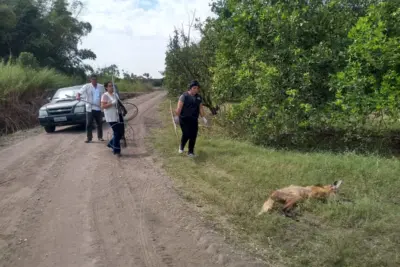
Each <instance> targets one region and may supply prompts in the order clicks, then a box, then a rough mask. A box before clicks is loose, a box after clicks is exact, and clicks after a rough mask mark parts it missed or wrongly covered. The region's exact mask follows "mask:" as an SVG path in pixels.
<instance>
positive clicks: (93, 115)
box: [86, 110, 103, 140]
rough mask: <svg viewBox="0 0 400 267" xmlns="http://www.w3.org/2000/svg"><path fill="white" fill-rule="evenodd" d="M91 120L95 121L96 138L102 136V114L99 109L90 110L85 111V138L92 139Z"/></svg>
mask: <svg viewBox="0 0 400 267" xmlns="http://www.w3.org/2000/svg"><path fill="white" fill-rule="evenodd" d="M93 121H96V125H97V127H96V128H97V138H99V139H100V138H103V114H102V113H101V111H100V110H92V111H90V112H86V134H87V139H88V140H92V139H93V133H92V132H93Z"/></svg>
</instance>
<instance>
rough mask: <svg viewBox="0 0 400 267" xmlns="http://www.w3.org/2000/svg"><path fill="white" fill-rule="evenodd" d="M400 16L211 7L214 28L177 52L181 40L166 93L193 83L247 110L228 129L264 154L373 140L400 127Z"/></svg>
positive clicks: (365, 2) (363, 4) (276, 4)
mask: <svg viewBox="0 0 400 267" xmlns="http://www.w3.org/2000/svg"><path fill="white" fill-rule="evenodd" d="M399 7H400V2H399V1H382V0H356V1H354V0H327V1H320V0H311V1H302V0H295V1H286V0H274V1H271V0H269V1H264V0H249V1H246V4H243V3H242V1H236V0H224V1H223V0H219V1H214V2H213V3H212V11H213V12H214V13H215V14H216V18H214V19H208V20H207V21H206V22H205V23H204V24H202V25H201V27H199V29H200V30H201V33H202V38H201V40H200V42H197V43H190V44H187V43H185V42H183V43H184V44H185V45H180V41H179V40H180V39H179V38H180V37H179V34H178V32H177V31H175V35H174V38H172V39H171V42H170V46H169V50H168V52H167V55H166V75H165V80H166V86H167V87H168V88H169V90H170V92H171V94H172V95H174V96H175V95H177V93H178V92H179V91H180V90H182V89H181V88H183V86H184V85H185V84H186V83H187V81H188V80H190V79H189V78H192V77H196V78H198V79H199V80H200V82H202V81H204V82H205V83H206V84H207V88H206V89H207V90H206V92H203V93H204V94H205V95H206V96H207V98H208V99H209V101H210V102H211V103H213V105H214V106H221V105H224V104H225V103H230V102H236V103H241V104H240V105H233V106H232V107H231V112H232V113H229V114H225V115H226V116H225V118H224V119H223V121H224V124H225V125H226V126H227V128H228V130H230V131H231V132H232V134H234V135H236V134H238V133H241V134H242V135H243V136H244V137H246V138H248V139H250V140H252V141H254V142H256V143H258V144H264V145H276V144H278V145H279V144H282V140H285V141H284V142H283V143H284V144H283V145H285V146H286V145H288V144H290V145H295V146H299V145H303V144H306V146H309V145H310V144H312V143H314V142H315V138H316V136H317V135H322V136H323V135H325V134H327V133H329V132H330V133H331V134H333V135H336V134H337V133H339V132H340V136H338V138H339V139H341V141H343V142H346V140H347V139H349V138H350V139H352V138H353V137H357V138H359V137H361V138H362V136H364V137H365V135H370V134H372V135H374V134H376V133H373V132H371V127H369V126H371V125H374V126H379V127H380V128H379V129H378V130H383V128H384V127H385V126H386V128H389V127H393V126H394V124H395V122H397V120H398V119H399V118H398V117H399V106H398V104H397V103H398V102H399V100H400V99H399V96H400V95H399V92H400V91H399V90H398V88H399V85H400V84H399V82H400V75H399V71H400V67H399V66H400V65H399V64H400V63H399V62H400V53H399V51H400V50H399V49H400V48H399V45H398V44H399V43H400V42H399V41H400V39H399V38H400V34H399V33H400V30H399V29H400V21H399V20H400V12H399ZM181 35H182V34H181ZM183 40H185V39H183ZM197 58H201V60H200V61H197V60H196V59H197ZM187 59H191V61H188V60H187ZM185 60H186V61H185ZM202 61H206V62H207V63H208V64H206V65H205V64H199V63H201V62H202ZM187 62H189V63H193V64H192V65H190V67H187V64H188V63H187ZM204 65H205V67H204ZM188 70H190V71H188ZM200 73H201V75H200ZM193 74H195V75H193ZM176 89H178V90H176ZM250 100H251V101H250ZM249 101H250V102H249ZM233 114H235V115H233ZM377 121H379V122H380V123H376V122H377ZM237 127H242V128H245V129H243V130H242V129H236V128H237ZM321 142H322V140H321Z"/></svg>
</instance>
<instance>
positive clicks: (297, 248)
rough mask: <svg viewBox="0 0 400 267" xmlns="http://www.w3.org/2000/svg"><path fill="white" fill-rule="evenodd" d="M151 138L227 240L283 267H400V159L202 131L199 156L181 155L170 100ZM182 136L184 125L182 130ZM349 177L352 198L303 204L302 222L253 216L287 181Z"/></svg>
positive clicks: (344, 189)
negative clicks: (285, 146)
mask: <svg viewBox="0 0 400 267" xmlns="http://www.w3.org/2000/svg"><path fill="white" fill-rule="evenodd" d="M160 116H161V119H162V121H163V126H162V127H161V128H159V129H154V130H153V131H154V132H153V134H152V136H151V141H152V143H153V145H154V147H155V149H156V151H157V152H158V153H159V154H160V156H161V157H162V159H163V164H164V168H165V169H166V171H167V173H168V174H169V175H170V176H171V177H172V179H173V180H174V182H175V184H176V186H177V188H178V190H180V191H181V192H182V195H183V196H184V197H185V198H186V199H187V200H188V201H190V202H192V203H195V204H196V205H198V206H202V207H203V213H204V214H205V215H206V216H207V218H208V219H210V220H211V221H213V222H214V223H215V225H216V227H217V229H218V230H220V231H221V232H222V233H223V234H224V235H225V236H226V237H228V239H230V240H231V241H234V242H235V243H237V244H242V245H245V246H246V247H247V248H249V250H250V251H252V252H254V253H256V254H257V255H259V256H261V257H262V258H263V259H264V260H265V261H266V262H267V263H270V264H272V265H273V266H274V265H275V266H276V265H282V266H310V267H311V266H315V267H317V266H318V267H319V266H358V267H361V266H400V256H399V253H398V250H399V247H400V232H399V231H398V229H397V228H398V227H397V225H398V222H399V221H400V194H399V187H400V179H399V178H398V175H399V173H400V163H399V162H398V160H397V159H394V158H393V159H387V158H380V157H378V156H360V155H356V154H352V153H346V154H332V153H300V152H290V151H277V150H272V149H264V148H261V147H257V146H254V145H251V144H249V143H245V142H239V141H234V140H231V139H229V138H228V137H224V135H223V134H221V132H223V131H221V129H218V128H213V127H214V126H212V127H211V129H205V128H201V130H200V133H199V138H198V142H197V144H196V153H198V157H197V158H195V159H190V158H188V157H185V156H183V155H179V154H178V153H177V150H178V141H177V137H176V135H175V133H174V130H173V126H172V122H171V117H170V112H169V100H168V101H165V102H164V103H163V104H162V105H161V106H160ZM178 134H179V135H180V129H179V128H178ZM337 179H342V180H343V181H344V183H343V185H342V186H341V192H340V197H341V198H346V199H350V200H351V201H348V202H333V201H332V202H328V203H325V204H324V203H321V202H316V201H306V202H304V203H303V204H301V205H300V206H299V207H298V212H299V213H300V216H299V217H298V218H299V221H295V220H291V219H288V218H285V217H283V216H282V215H280V214H278V213H277V212H274V213H271V214H267V215H265V216H260V217H259V218H255V215H256V214H257V212H258V211H259V210H260V208H261V206H262V204H263V202H264V201H265V200H266V198H267V197H268V194H269V193H270V192H272V191H273V190H274V189H277V188H280V187H284V186H288V185H290V184H297V185H310V184H316V183H323V184H326V183H332V182H333V181H335V180H337Z"/></svg>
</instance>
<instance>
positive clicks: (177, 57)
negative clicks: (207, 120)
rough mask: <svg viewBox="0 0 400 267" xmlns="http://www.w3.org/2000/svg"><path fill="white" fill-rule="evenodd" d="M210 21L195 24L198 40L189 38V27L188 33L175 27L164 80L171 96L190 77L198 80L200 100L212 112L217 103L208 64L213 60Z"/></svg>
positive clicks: (186, 86)
mask: <svg viewBox="0 0 400 267" xmlns="http://www.w3.org/2000/svg"><path fill="white" fill-rule="evenodd" d="M211 23H212V21H211V20H210V21H209V23H208V24H206V25H205V26H203V25H202V24H201V23H198V24H196V25H195V28H196V29H198V30H200V31H201V33H202V36H203V38H202V40H201V41H200V42H199V43H194V42H192V41H191V39H190V28H189V33H185V32H184V30H177V29H175V31H174V35H173V37H172V38H170V42H169V44H168V50H167V52H166V57H165V62H166V63H165V64H166V68H165V74H164V75H165V78H164V84H165V86H166V87H167V88H168V89H169V94H170V95H171V96H173V97H179V95H180V94H181V93H183V92H184V91H186V90H187V88H188V85H189V83H190V81H191V80H198V81H199V82H200V87H201V88H200V90H201V94H202V96H203V99H204V102H203V104H204V105H205V106H206V107H208V108H209V109H210V110H211V111H212V112H213V113H214V114H215V113H216V111H217V109H218V107H217V105H215V104H214V102H213V101H212V98H211V86H212V83H211V77H212V76H211V66H212V65H213V60H214V55H213V53H214V50H213V47H212V45H213V42H214V38H215V37H214V36H213V28H212V27H211V26H210V25H211Z"/></svg>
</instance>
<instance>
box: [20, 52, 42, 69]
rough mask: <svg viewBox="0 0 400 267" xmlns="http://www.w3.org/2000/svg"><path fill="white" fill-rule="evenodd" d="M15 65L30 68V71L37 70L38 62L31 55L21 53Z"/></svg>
mask: <svg viewBox="0 0 400 267" xmlns="http://www.w3.org/2000/svg"><path fill="white" fill-rule="evenodd" d="M17 64H18V65H20V66H21V67H25V68H31V69H38V68H39V62H38V60H37V59H36V57H35V56H34V55H33V54H32V53H28V52H22V53H21V54H19V57H18V59H17Z"/></svg>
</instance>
